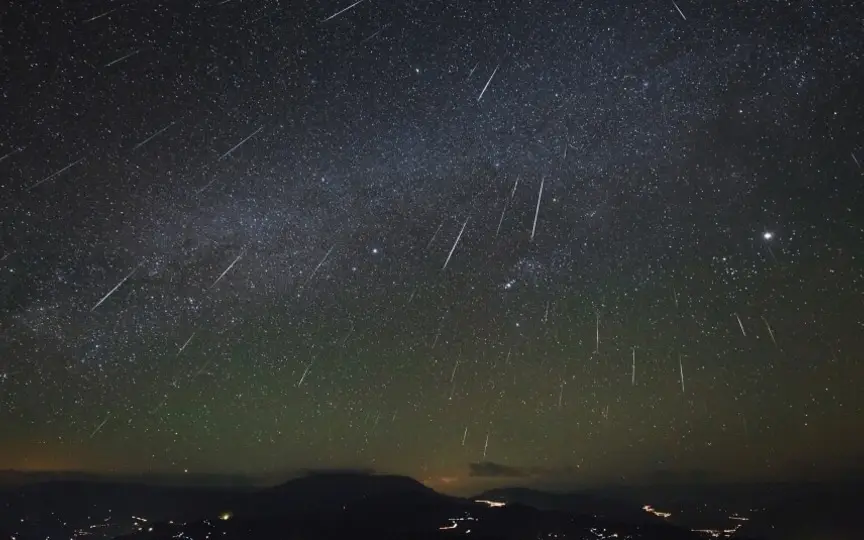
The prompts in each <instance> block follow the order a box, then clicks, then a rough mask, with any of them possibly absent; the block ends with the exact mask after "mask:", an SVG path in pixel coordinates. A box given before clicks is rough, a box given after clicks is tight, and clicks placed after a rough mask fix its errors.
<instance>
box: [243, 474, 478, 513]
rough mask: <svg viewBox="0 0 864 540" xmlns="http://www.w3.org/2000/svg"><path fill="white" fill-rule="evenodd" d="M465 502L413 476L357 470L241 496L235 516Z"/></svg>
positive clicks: (311, 477)
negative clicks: (442, 492) (431, 487)
mask: <svg viewBox="0 0 864 540" xmlns="http://www.w3.org/2000/svg"><path fill="white" fill-rule="evenodd" d="M453 504H468V501H464V500H462V499H457V498H453V497H448V496H446V495H442V494H440V493H438V492H436V491H434V490H432V489H430V488H428V487H426V486H424V485H423V484H421V483H420V482H418V481H416V480H414V479H413V478H408V477H405V476H395V475H378V474H369V473H357V472H327V473H312V474H309V475H307V476H303V477H300V478H295V479H293V480H289V481H287V482H285V483H283V484H280V485H278V486H274V487H272V488H267V489H263V490H261V491H258V492H256V493H254V494H252V495H251V496H248V497H241V498H239V499H238V504H237V505H236V508H235V509H232V511H234V512H235V513H236V514H237V516H238V517H253V516H257V517H261V516H268V515H278V516H286V515H294V516H296V515H302V514H310V513H316V514H320V513H327V512H337V511H344V510H345V508H346V507H348V506H351V507H352V508H354V507H358V506H364V507H365V506H376V505H388V506H391V507H393V506H399V507H405V506H422V507H429V506H434V505H453Z"/></svg>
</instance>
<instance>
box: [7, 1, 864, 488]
mask: <svg viewBox="0 0 864 540" xmlns="http://www.w3.org/2000/svg"><path fill="white" fill-rule="evenodd" d="M857 3H858V2H857V1H856V0H848V1H846V2H839V1H830V0H829V1H827V2H815V1H808V0H805V1H795V2H791V1H779V0H777V1H775V0H771V1H766V0H760V1H739V2H719V1H708V0H677V4H676V2H672V1H671V0H649V1H621V0H619V1H614V2H607V1H602V2H601V1H590V2H572V1H551V0H549V1H539V0H534V1H532V2H529V1H524V2H506V1H504V0H497V1H479V0H478V1H468V0H449V1H441V0H408V1H399V2H395V1H392V0H361V1H360V2H357V3H356V4H354V5H352V2H351V0H347V1H343V2H334V1H327V2H323V1H315V2H308V3H304V2H277V1H265V0H225V1H222V0H218V1H217V0H213V1H196V2H186V1H180V0H161V1H160V0H140V1H137V2H136V1H130V2H120V1H117V2H105V1H99V2H94V1H85V2H59V3H58V2H49V3H45V2H30V1H23V0H14V1H13V2H12V4H11V5H10V6H9V7H7V8H6V13H5V14H4V15H3V17H2V18H3V25H4V31H3V33H2V35H0V50H2V51H3V54H2V64H0V65H2V69H0V76H2V79H0V80H2V88H0V89H2V94H0V111H2V112H0V187H2V192H0V209H2V210H0V257H2V261H0V309H2V311H0V336H2V338H0V469H4V468H9V469H25V470H89V471H100V472H109V471H115V472H159V473H177V474H183V473H184V472H187V471H188V474H203V473H220V474H244V475H261V474H275V473H279V472H287V471H296V470H299V469H304V468H322V467H325V468H341V467H352V468H356V467H362V468H373V469H375V470H379V471H385V472H394V473H400V474H408V475H411V476H414V477H416V478H419V479H421V480H425V481H427V482H429V483H430V485H434V486H435V487H440V488H443V489H450V490H455V489H459V488H460V487H461V486H466V485H468V484H470V483H471V482H482V481H483V480H484V478H483V477H487V478H488V477H495V480H496V481H500V482H503V483H519V482H521V483H532V482H534V483H536V482H544V481H549V480H550V479H553V478H554V479H556V480H558V481H561V482H570V483H572V484H573V485H576V484H580V483H586V482H612V481H616V482H619V481H637V480H644V479H650V478H658V477H669V476H674V477H679V476H680V477H686V478H692V477H694V475H696V476H698V477H700V478H706V477H717V478H724V479H730V478H734V479H740V480H748V479H761V478H791V477H793V476H794V477H799V476H813V475H815V476H819V475H822V474H827V473H826V472H825V471H830V470H836V469H838V468H843V467H845V466H848V465H851V464H854V463H855V462H856V458H860V457H861V456H862V455H864V438H862V435H861V426H862V425H864V391H862V389H861V381H862V380H864V358H862V356H861V351H862V349H864V296H862V295H864V127H862V126H864V92H862V90H861V89H862V88H864V56H862V54H864V53H862V51H864V32H862V27H861V9H862V8H861V6H856V4H857ZM48 4H51V6H49V5H48Z"/></svg>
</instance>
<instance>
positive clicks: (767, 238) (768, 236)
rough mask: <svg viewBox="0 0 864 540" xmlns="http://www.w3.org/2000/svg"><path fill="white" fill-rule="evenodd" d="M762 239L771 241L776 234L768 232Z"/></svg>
mask: <svg viewBox="0 0 864 540" xmlns="http://www.w3.org/2000/svg"><path fill="white" fill-rule="evenodd" d="M762 238H764V239H765V240H771V239H772V238H774V233H772V232H768V231H766V232H764V233H763V234H762Z"/></svg>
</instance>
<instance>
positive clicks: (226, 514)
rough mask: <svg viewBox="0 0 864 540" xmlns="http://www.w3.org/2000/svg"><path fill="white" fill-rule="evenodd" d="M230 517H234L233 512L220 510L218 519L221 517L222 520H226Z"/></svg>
mask: <svg viewBox="0 0 864 540" xmlns="http://www.w3.org/2000/svg"><path fill="white" fill-rule="evenodd" d="M232 517H234V512H222V513H221V514H219V519H221V520H222V521H228V520H229V519H231V518H232Z"/></svg>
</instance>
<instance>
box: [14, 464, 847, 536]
mask: <svg viewBox="0 0 864 540" xmlns="http://www.w3.org/2000/svg"><path fill="white" fill-rule="evenodd" d="M850 489H852V491H850ZM762 490H763V491H762V492H759V490H758V489H756V487H754V486H750V487H747V486H739V487H737V488H735V489H729V488H723V490H722V492H718V491H717V490H716V489H715V491H714V493H713V494H709V493H708V492H707V491H705V490H704V489H703V490H702V491H701V492H700V493H698V494H699V495H702V496H703V498H704V500H707V499H709V498H711V499H713V501H714V502H713V503H711V504H706V503H704V502H702V503H699V504H696V503H694V502H693V501H694V500H695V499H696V498H699V497H697V496H696V495H697V490H696V488H688V489H685V490H683V491H682V490H671V489H670V490H669V493H663V492H662V490H658V489H656V488H652V489H651V490H650V491H640V490H639V489H638V488H632V489H631V490H628V491H627V492H626V493H625V492H615V491H607V492H603V493H599V492H597V493H546V492H542V491H534V490H527V489H522V488H516V489H500V490H494V491H490V492H487V493H483V494H481V495H478V496H477V497H474V498H472V499H463V498H457V497H450V496H446V495H442V494H440V493H437V492H435V491H433V490H431V489H429V488H427V487H425V486H424V485H422V484H420V483H419V482H416V481H415V480H412V479H410V478H405V477H399V476H383V475H373V474H366V473H353V472H338V473H316V474H311V475H309V476H305V477H301V478H297V479H294V480H291V481H288V482H286V483H284V484H281V485H278V486H275V487H268V488H252V487H250V486H236V487H232V488H224V487H220V488H216V487H178V486H169V485H152V484H151V485H147V484H143V483H140V482H130V481H127V482H122V483H120V482H105V481H94V480H92V479H86V478H73V479H68V478H66V479H62V480H52V481H38V482H31V483H27V484H23V485H21V484H15V485H9V484H7V485H5V486H4V485H2V483H0V540H5V539H13V538H14V539H15V540H25V539H39V540H45V539H47V538H51V539H54V538H70V539H83V538H86V539H88V540H90V539H92V540H107V539H113V538H124V539H129V540H143V539H147V540H150V539H152V540H161V539H164V540H168V539H178V540H215V539H217V538H223V539H243V540H256V539H267V540H271V539H295V538H296V539H306V540H310V539H313V540H314V539H331V538H332V539H336V538H376V539H381V538H394V539H395V538H400V539H401V538H415V539H417V538H420V539H422V538H430V539H431V538H442V539H443V538H457V537H458V538H463V537H464V538H472V539H473V538H488V539H493V538H495V539H510V538H512V539H547V538H548V539H552V538H556V539H557V538H572V539H605V538H610V539H611V538H615V539H630V540H655V539H656V540H661V539H662V540H678V539H680V540H696V539H699V538H735V539H739V540H742V539H745V538H748V539H749V538H752V539H763V540H775V539H776V540H781V539H782V540H786V539H794V540H810V539H813V540H816V539H819V540H823V539H824V540H852V539H853V538H864V536H856V535H858V534H859V533H860V532H861V529H860V527H857V528H856V524H855V521H856V519H857V518H856V517H855V516H856V512H855V511H854V508H858V506H857V505H858V504H859V503H860V502H861V497H858V498H856V497H855V493H854V489H853V488H852V487H848V488H847V489H845V490H839V491H838V490H836V489H835V490H833V491H818V490H816V489H815V488H814V487H812V486H810V487H808V486H802V487H799V488H798V489H797V490H793V489H791V488H790V487H788V486H774V487H764V486H763V488H762ZM683 492H688V493H690V495H691V497H690V499H687V500H681V501H676V500H675V497H677V496H678V495H673V494H680V493H683ZM778 493H779V494H780V495H778ZM784 494H785V495H784ZM811 495H813V496H811ZM649 496H650V497H651V498H650V500H647V501H646V499H648V498H649ZM814 496H815V501H818V503H817V502H814ZM748 497H749V499H750V500H747V499H748ZM757 501H759V504H761V505H762V508H760V509H758V510H757V509H755V507H756V506H757ZM643 502H653V503H655V504H657V506H658V508H656V509H655V508H654V507H652V506H650V505H643V504H641V503H643ZM685 503H687V504H685ZM736 503H739V504H738V506H739V507H740V508H745V507H746V508H750V509H754V510H753V511H750V512H749V513H748V512H747V511H736V510H734V508H735V507H736ZM688 504H689V506H688ZM709 506H710V507H711V508H712V511H711V512H706V511H704V509H705V508H708V507H709ZM700 507H701V508H703V510H702V511H698V509H699V508H700ZM661 509H662V510H663V511H661ZM666 511H669V512H666ZM832 512H833V513H832ZM837 512H840V514H839V515H838V514H837ZM724 516H725V517H724ZM721 518H724V519H725V521H724V520H723V519H721ZM703 523H710V524H714V525H716V526H709V525H705V526H703ZM832 524H833V525H832ZM834 525H838V526H834ZM840 525H842V526H840ZM850 535H851V536H850Z"/></svg>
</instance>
